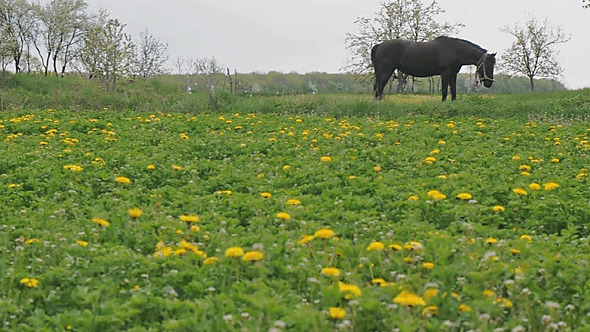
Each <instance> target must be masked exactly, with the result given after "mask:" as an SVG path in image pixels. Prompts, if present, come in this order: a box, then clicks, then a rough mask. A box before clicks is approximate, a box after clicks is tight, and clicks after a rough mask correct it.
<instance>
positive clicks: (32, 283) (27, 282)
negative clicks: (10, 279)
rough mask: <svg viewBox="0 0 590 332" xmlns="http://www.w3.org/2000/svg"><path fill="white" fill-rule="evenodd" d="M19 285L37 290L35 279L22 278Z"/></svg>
mask: <svg viewBox="0 0 590 332" xmlns="http://www.w3.org/2000/svg"><path fill="white" fill-rule="evenodd" d="M20 284H21V285H25V286H26V287H28V288H37V285H38V284H39V280H38V279H37V278H28V277H27V278H22V279H21V280H20Z"/></svg>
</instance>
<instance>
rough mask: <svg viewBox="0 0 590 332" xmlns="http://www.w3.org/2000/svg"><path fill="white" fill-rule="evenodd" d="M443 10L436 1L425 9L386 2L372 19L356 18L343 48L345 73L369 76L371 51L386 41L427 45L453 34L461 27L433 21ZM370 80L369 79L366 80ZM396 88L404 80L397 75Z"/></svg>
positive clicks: (410, 2) (406, 1)
mask: <svg viewBox="0 0 590 332" xmlns="http://www.w3.org/2000/svg"><path fill="white" fill-rule="evenodd" d="M441 13H444V10H443V9H442V8H441V7H440V6H439V5H438V3H437V2H436V0H433V1H432V3H431V4H430V5H428V6H426V5H424V4H423V3H422V1H421V0H387V1H383V2H381V7H380V9H379V11H378V12H376V13H375V15H376V16H375V17H374V18H372V19H369V18H365V17H359V18H357V20H356V21H355V23H356V24H357V25H358V32H357V33H347V34H346V37H345V43H346V48H347V49H348V50H349V51H350V52H351V54H350V57H349V59H348V63H347V64H346V66H345V67H344V69H345V70H348V71H351V72H353V73H355V74H357V75H361V76H368V75H367V74H369V73H371V72H372V63H371V48H372V47H373V46H374V45H376V44H378V43H380V42H383V41H385V40H390V39H396V38H403V39H409V40H413V41H418V42H422V41H426V40H431V39H434V38H436V37H438V36H441V35H447V34H452V33H455V32H456V31H457V29H458V28H459V27H461V26H462V24H459V23H455V24H451V23H447V22H445V23H438V22H437V21H436V20H435V17H436V16H437V15H439V14H441ZM369 77H371V76H369ZM397 77H398V78H401V79H400V84H399V85H398V88H400V87H401V86H403V84H404V82H405V76H404V75H402V74H401V73H399V74H398V75H397Z"/></svg>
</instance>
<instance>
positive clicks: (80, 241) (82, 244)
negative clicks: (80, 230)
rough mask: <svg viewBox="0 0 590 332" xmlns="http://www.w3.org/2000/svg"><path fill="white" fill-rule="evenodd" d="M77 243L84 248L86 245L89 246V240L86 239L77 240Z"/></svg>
mask: <svg viewBox="0 0 590 332" xmlns="http://www.w3.org/2000/svg"><path fill="white" fill-rule="evenodd" d="M76 244H77V245H79V246H80V247H82V248H85V247H87V246H88V242H86V241H83V240H78V241H76Z"/></svg>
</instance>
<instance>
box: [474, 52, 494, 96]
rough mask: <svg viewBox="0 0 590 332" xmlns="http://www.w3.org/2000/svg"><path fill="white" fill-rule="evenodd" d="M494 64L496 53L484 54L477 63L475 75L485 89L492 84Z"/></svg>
mask: <svg viewBox="0 0 590 332" xmlns="http://www.w3.org/2000/svg"><path fill="white" fill-rule="evenodd" d="M495 64H496V53H493V54H488V53H485V54H484V55H483V56H482V57H481V59H479V61H478V63H477V74H478V76H479V80H480V81H481V82H483V85H484V86H485V87H486V88H489V87H491V86H492V84H494V65H495Z"/></svg>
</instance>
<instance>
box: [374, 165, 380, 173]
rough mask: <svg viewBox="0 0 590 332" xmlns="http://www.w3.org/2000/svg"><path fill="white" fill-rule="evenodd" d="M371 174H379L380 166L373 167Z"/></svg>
mask: <svg viewBox="0 0 590 332" xmlns="http://www.w3.org/2000/svg"><path fill="white" fill-rule="evenodd" d="M373 172H375V173H379V172H381V166H375V167H373Z"/></svg>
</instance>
